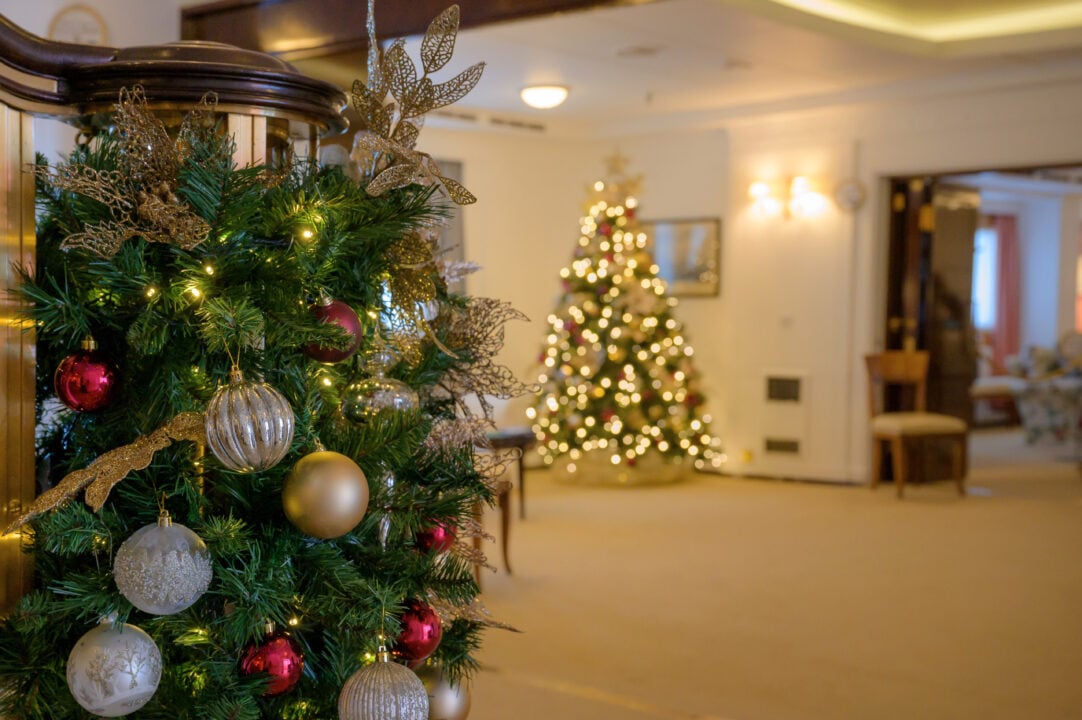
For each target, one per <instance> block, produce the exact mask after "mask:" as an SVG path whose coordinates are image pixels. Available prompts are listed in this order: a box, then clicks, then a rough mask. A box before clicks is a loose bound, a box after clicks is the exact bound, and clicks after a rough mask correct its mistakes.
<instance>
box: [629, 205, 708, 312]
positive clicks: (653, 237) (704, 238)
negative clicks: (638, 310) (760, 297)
mask: <svg viewBox="0 0 1082 720" xmlns="http://www.w3.org/2000/svg"><path fill="white" fill-rule="evenodd" d="M641 225H642V230H643V232H645V233H646V235H647V237H648V241H647V247H648V248H649V249H650V251H651V253H652V254H653V256H654V262H655V263H657V266H658V275H659V276H661V278H662V279H663V280H665V283H666V284H667V285H668V286H669V292H670V293H671V294H673V295H676V296H682V297H712V296H715V295H717V294H718V293H719V292H720V289H721V220H720V219H719V218H695V219H688V220H648V221H646V220H644V221H643V222H642V223H641Z"/></svg>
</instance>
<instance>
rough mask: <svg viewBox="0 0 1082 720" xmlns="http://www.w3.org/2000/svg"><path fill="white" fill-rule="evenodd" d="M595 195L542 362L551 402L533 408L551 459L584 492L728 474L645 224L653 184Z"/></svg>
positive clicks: (613, 184) (629, 184)
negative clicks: (641, 217)
mask: <svg viewBox="0 0 1082 720" xmlns="http://www.w3.org/2000/svg"><path fill="white" fill-rule="evenodd" d="M623 163H624V159H623V158H622V157H620V156H619V155H617V156H615V157H613V158H612V159H611V160H610V161H609V175H610V177H609V179H607V180H599V181H597V182H596V183H595V184H594V185H593V186H591V188H590V197H589V201H588V203H587V210H586V214H585V216H584V217H583V218H582V221H581V235H580V237H579V241H578V245H577V247H576V248H575V252H574V259H573V260H572V262H571V264H570V265H569V266H568V267H565V268H564V269H563V270H561V271H560V277H561V278H562V286H563V292H562V295H561V297H560V300H559V303H558V306H557V308H556V311H555V312H554V313H552V314H551V315H549V317H548V321H549V324H550V326H551V328H550V332H549V335H548V337H547V342H546V345H545V348H544V350H543V351H542V353H541V356H540V358H539V360H540V362H541V364H542V365H543V369H542V372H541V374H540V377H539V378H538V382H539V384H540V385H541V387H542V393H541V395H540V397H539V399H538V402H537V404H536V405H535V406H533V407H531V408H529V409H528V410H527V415H528V417H529V418H530V419H531V420H532V421H533V423H534V426H533V429H534V432H535V433H536V434H537V435H538V436H539V437H540V438H541V442H540V444H539V446H538V449H539V452H540V453H541V456H542V458H543V459H544V461H545V463H546V464H553V463H556V464H557V467H558V469H559V470H560V471H562V472H563V473H565V474H566V477H569V478H575V479H576V480H577V481H580V482H598V483H600V482H607V481H609V480H612V481H616V482H622V483H629V482H663V481H674V480H678V479H680V478H681V477H682V473H681V469H682V468H683V467H685V466H690V467H694V468H696V469H700V470H702V469H711V468H717V467H719V466H720V465H721V462H722V454H721V450H720V446H719V443H718V440H717V438H715V437H714V436H713V435H712V434H711V432H710V417H709V416H708V415H706V414H704V413H703V404H704V398H703V396H702V391H701V389H700V380H699V376H698V373H697V372H696V370H695V366H694V363H693V362H692V356H693V351H692V348H691V345H690V344H688V343H687V341H686V340H685V338H684V337H683V329H682V326H681V324H680V322H679V321H678V320H677V319H676V318H675V317H674V315H673V308H675V307H676V299H675V298H672V297H667V296H666V287H665V282H664V280H662V279H661V278H660V277H658V267H657V265H656V264H655V263H654V260H653V257H652V255H651V253H650V246H649V238H648V237H647V235H646V233H644V232H643V231H642V228H641V227H640V225H639V222H638V220H637V210H638V201H637V200H636V198H635V193H636V192H637V189H638V185H639V183H640V182H641V178H637V177H634V178H633V177H628V176H626V175H625V174H624V172H623Z"/></svg>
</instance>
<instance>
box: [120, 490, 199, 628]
mask: <svg viewBox="0 0 1082 720" xmlns="http://www.w3.org/2000/svg"><path fill="white" fill-rule="evenodd" d="M212 574H213V573H212V571H211V564H210V553H209V552H207V546H206V544H205V543H204V542H203V539H202V538H201V537H199V536H198V535H196V534H195V533H194V532H192V531H191V530H189V529H188V528H186V527H185V526H183V525H178V524H176V523H174V522H173V520H172V518H170V517H169V513H168V512H165V511H162V514H161V516H160V517H159V518H158V522H157V523H155V524H153V525H147V526H145V527H142V528H140V529H139V530H136V531H135V533H134V534H133V535H132V536H131V537H130V538H128V539H127V540H125V541H124V543H123V544H122V545H121V546H120V549H119V550H117V553H116V559H115V560H114V561H113V579H114V580H115V581H116V586H117V589H118V590H120V594H121V595H123V596H124V597H126V598H127V599H128V601H129V602H131V604H132V605H134V606H135V607H137V608H139V609H140V610H142V611H143V612H148V613H151V614H152V615H173V614H174V613H178V612H180V611H181V610H184V609H185V608H188V607H190V606H191V605H192V603H194V602H195V601H196V600H198V599H199V598H200V597H201V596H202V595H203V593H205V592H206V591H207V588H208V587H210V579H211V576H212Z"/></svg>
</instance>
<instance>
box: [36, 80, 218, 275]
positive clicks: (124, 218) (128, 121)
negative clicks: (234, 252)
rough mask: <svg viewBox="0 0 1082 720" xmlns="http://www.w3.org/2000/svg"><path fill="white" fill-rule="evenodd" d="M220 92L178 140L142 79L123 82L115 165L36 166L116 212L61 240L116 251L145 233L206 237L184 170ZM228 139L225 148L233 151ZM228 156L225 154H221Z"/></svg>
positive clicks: (42, 174)
mask: <svg viewBox="0 0 1082 720" xmlns="http://www.w3.org/2000/svg"><path fill="white" fill-rule="evenodd" d="M216 103H217V98H216V96H214V94H213V93H208V94H207V95H206V96H204V98H203V102H202V105H201V107H200V108H199V109H198V110H196V111H193V112H192V113H189V114H188V116H187V117H185V119H184V122H183V124H182V125H181V129H180V132H179V134H178V136H177V139H176V140H175V141H174V140H171V139H170V137H169V133H168V131H167V130H166V129H165V125H164V124H163V123H162V121H161V120H159V119H158V118H157V117H155V116H154V114H153V113H152V112H151V111H150V110H149V109H148V107H147V99H146V95H145V94H144V93H143V89H142V88H141V87H139V86H136V87H134V88H131V89H128V88H123V89H121V91H120V96H119V99H118V102H117V103H116V105H114V110H113V112H114V123H113V126H114V130H113V132H114V134H115V135H116V137H117V144H118V153H117V157H118V161H119V162H118V164H119V167H118V168H117V169H116V170H108V171H106V170H98V169H95V168H92V167H88V166H86V165H83V164H80V163H62V164H60V165H58V166H56V167H49V166H37V167H35V168H34V173H35V174H36V175H37V176H38V177H39V178H40V179H41V180H42V181H44V182H46V183H48V184H49V185H52V186H53V187H55V188H58V189H60V190H67V191H70V192H73V193H76V194H78V195H83V196H85V197H88V198H91V199H93V200H96V201H97V202H99V203H101V204H102V205H104V206H105V207H106V208H107V209H108V211H109V214H110V215H111V218H109V219H107V220H102V221H99V222H95V223H88V224H86V225H84V226H83V230H82V232H77V233H73V234H71V235H69V236H68V237H66V238H64V241H63V242H62V243H61V245H60V247H61V248H62V249H65V250H69V249H71V248H85V249H87V250H90V251H91V252H93V253H95V254H97V255H101V256H102V257H112V256H113V255H115V254H116V253H117V251H118V250H120V246H121V245H123V244H124V242H125V241H127V240H129V239H131V238H134V237H142V238H144V239H145V240H146V241H147V242H155V243H168V244H173V245H176V246H178V247H180V248H183V249H185V250H190V249H192V248H194V247H195V246H197V245H199V244H200V243H202V242H203V241H204V240H206V239H207V236H208V235H209V234H210V225H209V224H207V222H206V221H205V220H203V218H201V217H199V216H198V215H196V214H195V213H194V212H192V210H191V208H190V207H188V205H187V204H185V203H184V202H182V201H181V199H180V198H179V197H178V196H177V194H176V192H175V189H176V186H177V183H178V174H179V172H180V168H181V166H182V165H183V163H184V160H185V158H187V156H188V155H189V153H190V150H191V146H192V142H193V140H194V139H195V137H196V136H197V134H202V133H210V132H213V127H212V123H211V121H210V118H211V116H212V115H213V111H214V107H215V105H216ZM227 151H228V149H227V147H226V146H224V144H223V146H222V149H221V150H220V152H221V153H223V155H224V154H225V153H227ZM223 159H224V158H223Z"/></svg>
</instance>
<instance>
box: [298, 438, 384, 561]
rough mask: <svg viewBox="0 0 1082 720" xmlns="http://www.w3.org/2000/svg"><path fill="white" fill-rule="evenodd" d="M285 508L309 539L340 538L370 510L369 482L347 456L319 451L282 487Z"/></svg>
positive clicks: (302, 461)
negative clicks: (310, 537) (309, 536)
mask: <svg viewBox="0 0 1082 720" xmlns="http://www.w3.org/2000/svg"><path fill="white" fill-rule="evenodd" d="M282 507H283V508H284V509H285V513H286V517H288V518H289V521H290V522H291V523H293V524H294V525H296V526H297V528H298V529H299V530H300V531H301V532H303V533H305V534H306V535H311V536H312V537H317V538H323V539H324V540H329V539H331V538H336V537H341V536H343V535H345V534H346V533H348V532H349V531H350V530H352V529H353V528H355V527H356V526H357V523H359V522H360V521H361V518H362V517H364V511H365V510H367V509H368V480H367V479H365V476H364V471H362V470H361V469H360V468H359V467H357V463H355V462H353V461H352V460H350V459H349V458H348V457H346V456H345V455H343V454H341V453H336V452H334V451H331V450H318V451H316V452H314V453H309V454H308V455H305V456H304V457H303V458H301V459H300V461H298V462H297V464H296V465H294V466H293V470H292V471H291V472H290V473H289V477H288V478H286V482H285V485H284V486H283V487H282Z"/></svg>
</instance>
